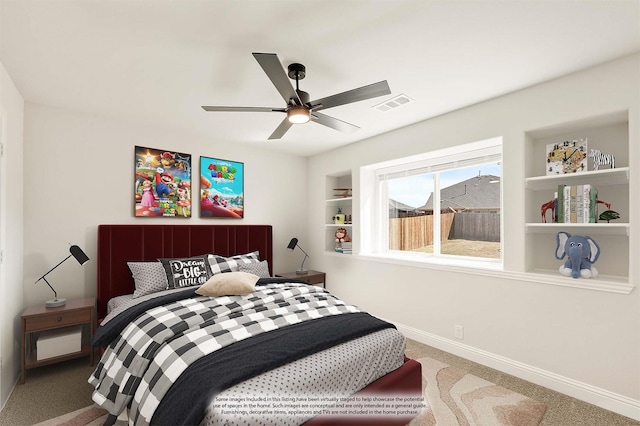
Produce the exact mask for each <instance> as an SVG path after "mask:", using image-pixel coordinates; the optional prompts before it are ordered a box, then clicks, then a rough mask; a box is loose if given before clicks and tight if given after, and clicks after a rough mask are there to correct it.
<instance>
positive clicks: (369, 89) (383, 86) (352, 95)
mask: <svg viewBox="0 0 640 426" xmlns="http://www.w3.org/2000/svg"><path fill="white" fill-rule="evenodd" d="M390 93H391V90H390V89H389V84H387V80H383V81H379V82H377V83H373V84H370V85H368V86H363V87H359V88H357V89H353V90H348V91H346V92H342V93H338V94H337V95H332V96H327V97H326V98H322V99H318V100H315V101H311V109H313V110H314V111H320V110H322V109H326V108H333V107H336V106H339V105H345V104H350V103H352V102H359V101H364V100H366V99H371V98H375V97H377V96H382V95H388V94H390Z"/></svg>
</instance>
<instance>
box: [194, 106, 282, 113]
mask: <svg viewBox="0 0 640 426" xmlns="http://www.w3.org/2000/svg"><path fill="white" fill-rule="evenodd" d="M202 109H203V110H205V111H228V112H272V111H276V112H287V110H286V109H284V108H269V107H234V106H203V107H202Z"/></svg>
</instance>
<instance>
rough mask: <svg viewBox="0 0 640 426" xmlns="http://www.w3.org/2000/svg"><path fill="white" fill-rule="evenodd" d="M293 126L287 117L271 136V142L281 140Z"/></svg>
mask: <svg viewBox="0 0 640 426" xmlns="http://www.w3.org/2000/svg"><path fill="white" fill-rule="evenodd" d="M291 126H293V123H291V122H290V121H289V118H288V117H285V118H284V120H282V123H280V125H279V126H278V128H277V129H276V130H274V132H273V133H271V136H269V140H272V139H280V138H281V137H283V136H284V134H285V133H287V130H289V129H290V128H291Z"/></svg>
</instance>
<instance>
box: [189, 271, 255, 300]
mask: <svg viewBox="0 0 640 426" xmlns="http://www.w3.org/2000/svg"><path fill="white" fill-rule="evenodd" d="M259 278H260V277H258V276H257V275H253V274H250V273H248V272H227V273H225V274H216V275H214V276H213V277H211V278H209V280H208V281H207V282H206V283H204V284H203V285H202V286H201V287H200V288H199V289H197V290H196V293H198V294H200V295H202V296H246V295H247V294H250V293H253V292H254V291H255V285H256V282H257V281H258V279H259Z"/></svg>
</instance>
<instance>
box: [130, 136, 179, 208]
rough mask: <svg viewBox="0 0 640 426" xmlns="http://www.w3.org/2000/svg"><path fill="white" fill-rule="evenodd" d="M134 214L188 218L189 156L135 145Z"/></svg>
mask: <svg viewBox="0 0 640 426" xmlns="http://www.w3.org/2000/svg"><path fill="white" fill-rule="evenodd" d="M135 168H136V173H135V193H134V199H135V216H136V217H183V218H188V217H191V155H190V154H184V153H181V152H175V151H167V150H163V149H155V148H146V147H141V146H136V147H135Z"/></svg>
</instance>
